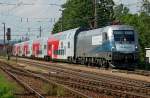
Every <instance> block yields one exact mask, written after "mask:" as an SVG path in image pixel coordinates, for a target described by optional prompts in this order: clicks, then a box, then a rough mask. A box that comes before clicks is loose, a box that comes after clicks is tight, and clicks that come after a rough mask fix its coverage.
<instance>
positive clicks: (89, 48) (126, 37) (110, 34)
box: [75, 25, 138, 68]
mask: <svg viewBox="0 0 150 98" xmlns="http://www.w3.org/2000/svg"><path fill="white" fill-rule="evenodd" d="M75 57H76V60H77V61H78V62H80V63H82V64H91V65H97V66H100V67H109V66H112V67H119V68H120V67H121V68H122V67H123V68H124V67H125V68H126V67H133V66H134V65H136V64H137V61H138V37H137V33H136V31H135V30H134V28H133V27H131V26H127V25H111V26H107V27H104V28H98V29H94V30H88V31H83V32H80V33H79V34H78V36H77V40H76V54H75Z"/></svg>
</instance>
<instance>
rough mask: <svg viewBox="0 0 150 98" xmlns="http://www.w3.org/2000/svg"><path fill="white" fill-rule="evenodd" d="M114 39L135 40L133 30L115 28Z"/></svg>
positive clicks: (121, 40) (120, 40)
mask: <svg viewBox="0 0 150 98" xmlns="http://www.w3.org/2000/svg"><path fill="white" fill-rule="evenodd" d="M114 40H115V41H119V42H133V41H134V31H133V30H114Z"/></svg>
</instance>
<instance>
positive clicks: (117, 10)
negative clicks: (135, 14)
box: [114, 4, 129, 20]
mask: <svg viewBox="0 0 150 98" xmlns="http://www.w3.org/2000/svg"><path fill="white" fill-rule="evenodd" d="M127 14H129V8H127V7H125V6H124V5H123V4H120V5H118V6H116V7H114V17H115V18H116V19H118V20H119V19H120V18H121V17H123V16H125V15H127Z"/></svg>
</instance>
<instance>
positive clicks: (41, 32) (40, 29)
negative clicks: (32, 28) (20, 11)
mask: <svg viewBox="0 0 150 98" xmlns="http://www.w3.org/2000/svg"><path fill="white" fill-rule="evenodd" d="M41 36H42V27H41V26H40V35H39V37H41Z"/></svg>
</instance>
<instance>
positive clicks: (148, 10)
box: [141, 0, 150, 15]
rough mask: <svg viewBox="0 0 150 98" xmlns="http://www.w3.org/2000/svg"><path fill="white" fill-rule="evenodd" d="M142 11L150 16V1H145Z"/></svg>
mask: <svg viewBox="0 0 150 98" xmlns="http://www.w3.org/2000/svg"><path fill="white" fill-rule="evenodd" d="M141 9H142V12H146V13H147V14H148V15H150V1H148V0H143V4H142V7H141Z"/></svg>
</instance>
